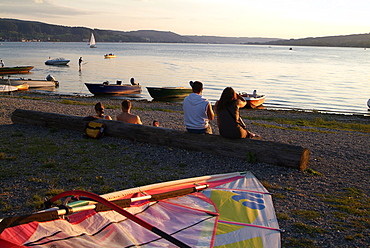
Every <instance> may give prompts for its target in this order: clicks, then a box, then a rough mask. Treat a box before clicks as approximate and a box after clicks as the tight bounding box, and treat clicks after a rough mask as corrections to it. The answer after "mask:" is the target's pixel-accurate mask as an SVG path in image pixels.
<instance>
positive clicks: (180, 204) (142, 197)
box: [0, 172, 280, 248]
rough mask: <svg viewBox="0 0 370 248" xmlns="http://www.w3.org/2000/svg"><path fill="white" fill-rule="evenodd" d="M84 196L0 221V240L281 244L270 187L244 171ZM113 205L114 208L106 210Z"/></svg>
mask: <svg viewBox="0 0 370 248" xmlns="http://www.w3.org/2000/svg"><path fill="white" fill-rule="evenodd" d="M67 195H74V196H79V197H82V196H87V197H89V200H78V201H75V202H73V203H70V204H67V205H66V206H64V207H58V208H56V207H54V208H50V209H47V210H45V211H42V212H38V213H35V214H32V215H29V216H21V217H13V218H5V219H3V220H2V221H1V222H0V247H4V248H9V247H29V246H32V247H112V248H113V247H220V248H221V247H223V248H228V247H233V248H235V247H243V248H244V247H256V248H257V247H261V248H263V247H268V248H275V247H277V248H278V247H280V230H279V226H278V222H277V219H276V215H275V211H274V207H273V204H272V198H271V195H270V194H269V193H268V192H267V190H266V189H265V188H264V187H263V186H262V184H261V183H260V182H259V181H258V180H257V179H256V178H255V177H254V175H253V174H252V173H250V172H246V173H228V174H219V175H212V176H203V177H197V178H189V179H183V180H177V181H171V182H165V183H159V184H152V185H148V186H143V187H138V188H133V189H129V190H123V191H119V192H114V193H110V194H106V195H102V196H97V195H94V194H92V193H88V192H87V193H84V192H82V191H70V192H65V193H63V194H61V195H58V196H56V197H53V198H52V199H51V200H50V201H51V202H53V201H55V200H57V199H59V198H61V197H65V196H67ZM112 209H114V210H112Z"/></svg>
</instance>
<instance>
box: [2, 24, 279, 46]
mask: <svg viewBox="0 0 370 248" xmlns="http://www.w3.org/2000/svg"><path fill="white" fill-rule="evenodd" d="M91 32H93V33H94V35H95V39H96V41H97V42H156V43H217V44H240V43H250V42H268V41H272V40H278V39H275V38H248V37H238V38H234V37H217V36H184V35H179V34H176V33H173V32H169V31H155V30H139V31H130V32H124V31H114V30H101V29H90V28H86V27H68V26H61V25H53V24H46V23H42V22H34V21H22V20H16V19H5V18H0V40H3V41H4V40H5V41H22V40H28V41H32V40H36V41H53V42H58V41H60V42H81V41H86V40H87V39H89V38H90V34H91Z"/></svg>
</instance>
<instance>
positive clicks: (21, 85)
mask: <svg viewBox="0 0 370 248" xmlns="http://www.w3.org/2000/svg"><path fill="white" fill-rule="evenodd" d="M15 87H16V88H17V89H18V90H28V89H29V88H30V86H29V85H28V83H23V84H20V85H16V86H15Z"/></svg>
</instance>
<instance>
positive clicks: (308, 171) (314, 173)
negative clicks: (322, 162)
mask: <svg viewBox="0 0 370 248" xmlns="http://www.w3.org/2000/svg"><path fill="white" fill-rule="evenodd" d="M305 172H307V173H308V174H311V175H313V176H323V175H324V174H322V173H321V172H318V171H315V170H313V169H311V168H307V169H306V170H305Z"/></svg>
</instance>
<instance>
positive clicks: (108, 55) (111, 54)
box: [104, 53, 116, 59]
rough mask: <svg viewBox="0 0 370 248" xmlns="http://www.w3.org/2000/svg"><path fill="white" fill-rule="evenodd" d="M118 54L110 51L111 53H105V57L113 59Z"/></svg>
mask: <svg viewBox="0 0 370 248" xmlns="http://www.w3.org/2000/svg"><path fill="white" fill-rule="evenodd" d="M115 57H116V55H114V54H113V53H110V54H104V58H105V59H112V58H115Z"/></svg>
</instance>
